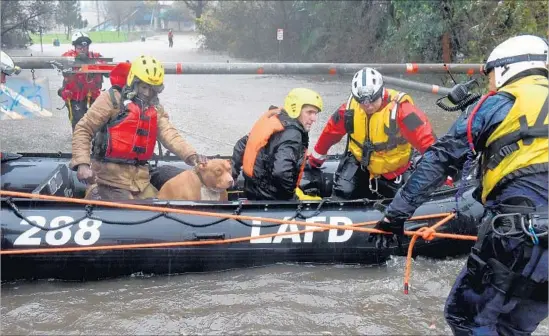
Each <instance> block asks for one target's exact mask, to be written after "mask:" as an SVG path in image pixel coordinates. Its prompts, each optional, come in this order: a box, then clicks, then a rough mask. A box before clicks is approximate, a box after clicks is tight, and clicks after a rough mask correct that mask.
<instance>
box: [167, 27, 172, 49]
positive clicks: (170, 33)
mask: <svg viewBox="0 0 549 336" xmlns="http://www.w3.org/2000/svg"><path fill="white" fill-rule="evenodd" d="M168 42H169V43H170V48H172V47H173V31H172V30H171V29H170V30H168Z"/></svg>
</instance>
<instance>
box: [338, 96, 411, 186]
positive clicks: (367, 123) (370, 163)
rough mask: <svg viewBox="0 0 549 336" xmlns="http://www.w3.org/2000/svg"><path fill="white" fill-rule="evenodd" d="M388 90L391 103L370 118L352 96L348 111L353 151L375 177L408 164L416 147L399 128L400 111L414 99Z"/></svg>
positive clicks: (347, 119) (346, 114)
mask: <svg viewBox="0 0 549 336" xmlns="http://www.w3.org/2000/svg"><path fill="white" fill-rule="evenodd" d="M386 90H387V91H388V92H389V99H390V100H391V101H390V102H389V104H387V105H386V106H385V107H384V108H383V109H382V110H381V111H378V112H376V113H374V114H372V115H370V116H368V115H367V114H366V112H364V110H363V109H362V108H361V107H360V104H359V103H358V102H357V101H356V99H354V98H353V96H352V95H351V97H349V100H348V101H347V106H346V112H345V128H346V131H347V133H348V134H349V139H350V141H349V151H350V152H351V153H352V154H353V155H354V157H355V158H356V159H357V161H358V162H360V163H361V164H362V166H363V167H367V169H368V171H369V172H370V174H372V175H373V176H374V177H375V176H378V175H382V174H387V173H391V172H394V171H396V170H398V169H399V168H402V167H404V166H406V165H408V164H409V162H410V157H411V155H412V145H411V144H410V143H409V142H408V141H407V140H406V139H404V138H403V137H402V135H401V134H400V131H399V129H398V125H397V112H398V107H399V104H400V103H402V102H404V101H408V102H410V103H412V104H413V100H412V98H411V97H410V96H409V95H407V94H406V93H403V92H397V91H395V90H391V89H386ZM368 152H370V153H368ZM365 153H366V155H364V154H365ZM367 156H370V157H369V158H368V157H367Z"/></svg>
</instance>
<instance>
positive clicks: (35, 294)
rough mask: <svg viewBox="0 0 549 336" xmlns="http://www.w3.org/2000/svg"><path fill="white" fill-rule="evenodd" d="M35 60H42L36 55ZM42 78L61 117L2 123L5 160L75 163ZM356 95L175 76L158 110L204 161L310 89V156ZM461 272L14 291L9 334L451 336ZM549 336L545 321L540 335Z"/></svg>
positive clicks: (241, 274) (138, 49) (263, 81)
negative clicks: (26, 156) (22, 156)
mask: <svg viewBox="0 0 549 336" xmlns="http://www.w3.org/2000/svg"><path fill="white" fill-rule="evenodd" d="M68 47H69V46H67V45H62V46H61V47H60V48H56V47H53V46H49V45H48V46H44V55H59V54H61V53H62V52H63V51H65V50H66V49H67V48H68ZM91 49H92V50H94V51H99V52H101V53H102V54H103V55H105V56H107V57H114V58H115V61H125V60H126V59H128V60H132V59H133V58H134V57H136V56H138V55H140V54H141V53H148V54H151V55H153V56H156V57H158V58H159V59H160V60H162V61H169V62H175V61H179V62H226V61H227V60H229V61H244V60H234V59H231V58H229V57H226V56H223V55H215V54H211V53H207V52H202V51H199V50H198V49H196V43H195V38H194V37H192V36H176V37H175V42H174V48H172V49H170V48H168V42H167V38H165V37H164V36H162V37H158V38H155V39H152V40H149V41H148V42H146V43H142V42H132V43H125V44H92V48H91ZM32 52H33V53H34V54H35V55H40V46H39V45H38V46H33V48H32ZM14 54H15V53H14ZM23 54H24V53H20V55H23ZM22 75H24V76H29V71H28V70H23V73H22ZM36 76H39V77H40V76H47V77H48V78H49V83H50V96H51V99H52V101H53V106H54V108H52V112H54V114H55V116H54V117H52V118H49V119H35V120H24V121H3V122H0V132H1V134H2V143H1V146H2V150H4V151H25V152H58V151H63V152H70V150H71V130H70V125H69V122H68V119H67V111H66V109H63V110H62V111H58V110H56V109H55V107H60V106H62V105H63V102H62V101H61V99H60V98H59V97H58V96H57V93H56V91H57V88H58V87H59V86H60V85H61V81H62V79H61V76H60V75H59V74H57V73H56V72H55V71H54V70H37V71H36ZM411 79H414V78H413V77H412V78H411ZM435 80H436V78H433V81H432V83H434V84H439V83H437V82H435ZM107 82H108V80H106V81H105V85H104V88H108V86H109V85H107ZM349 83H350V77H349V78H346V77H344V78H340V77H328V76H307V77H305V76H292V77H290V76H257V75H182V76H176V75H168V76H167V77H166V82H165V86H166V89H165V91H164V92H163V93H162V95H161V96H160V99H161V101H162V102H163V104H164V105H165V107H166V110H167V111H168V113H169V115H170V118H171V120H172V122H173V123H174V125H175V126H176V127H177V128H178V129H179V130H180V131H181V132H182V133H183V134H184V135H185V136H186V138H187V139H188V140H189V141H190V142H191V143H192V144H193V145H194V146H195V147H196V148H197V149H198V150H199V151H200V152H201V153H204V154H207V155H214V154H226V155H229V154H231V152H232V146H233V144H234V143H235V142H236V141H237V140H238V139H239V138H240V137H241V136H242V135H244V134H246V133H247V132H248V131H249V130H250V128H251V126H252V124H253V123H254V121H255V120H256V118H257V117H258V116H259V115H260V114H261V113H262V112H263V111H265V110H266V109H267V108H268V107H269V105H271V104H275V105H276V104H282V102H283V99H284V97H285V95H286V94H287V92H288V91H289V90H290V89H292V88H294V87H309V88H312V89H315V90H317V91H319V92H320V94H321V95H322V97H323V99H324V104H325V111H326V112H325V113H322V116H321V118H320V120H319V122H318V123H317V124H316V125H315V127H314V128H313V130H312V131H311V148H312V146H314V144H315V143H316V139H317V138H318V135H319V133H320V131H321V129H322V127H323V126H324V124H325V122H326V120H327V119H328V118H329V116H330V114H331V113H332V111H334V110H335V109H336V108H337V107H338V106H339V105H340V104H341V103H343V102H344V101H345V100H346V98H347V97H348V94H349ZM397 89H398V88H397ZM406 91H407V92H409V93H411V94H412V96H413V98H414V100H415V101H416V103H417V105H418V106H419V107H420V108H422V109H423V110H425V111H426V112H427V114H428V116H429V117H430V119H431V121H432V122H433V124H434V126H435V130H436V133H437V134H438V135H441V134H443V133H444V132H445V131H446V130H447V129H448V127H449V126H450V125H451V123H452V122H453V120H455V117H456V115H455V114H452V113H448V112H443V111H441V110H440V109H438V108H436V106H435V105H434V101H435V100H436V98H437V97H436V96H433V95H430V94H424V93H420V92H414V91H411V90H406ZM343 146H344V143H343V142H342V143H341V144H339V145H338V146H336V147H335V148H332V150H331V153H337V152H341V150H342V148H343ZM464 263H465V258H463V257H462V258H459V259H452V260H442V261H432V260H426V259H422V258H419V259H417V260H415V261H414V262H413V264H412V276H411V280H410V282H411V287H410V294H409V295H404V294H403V291H402V283H403V277H404V266H405V259H404V258H394V259H391V260H390V261H389V262H388V264H387V266H384V267H354V266H337V265H334V266H311V265H293V264H283V265H273V266H270V267H264V268H253V269H244V270H232V271H227V272H219V273H209V274H187V275H179V276H170V277H159V276H153V277H148V276H139V275H136V276H133V277H128V278H122V279H116V280H109V281H99V282H88V283H67V282H58V281H41V282H33V283H25V282H18V283H13V284H5V285H3V286H2V291H1V310H0V313H1V329H2V334H5V335H8V334H10V335H13V334H17V335H26V334H28V335H37V334H40V335H54V334H55V335H60V334H63V335H76V334H134V335H151V334H162V335H189V334H193V335H197V334H203V335H220V334H278V335H296V334H321V335H341V334H400V335H440V334H449V333H450V329H449V328H448V327H447V325H446V324H445V321H444V318H443V308H444V301H445V299H446V296H447V294H448V292H449V290H450V288H451V286H452V284H453V282H454V279H455V277H456V275H457V273H458V272H459V270H460V269H461V267H462V266H463V265H464ZM548 333H549V325H548V322H547V321H544V323H543V324H542V325H541V326H540V327H539V328H538V331H537V332H536V334H538V335H542V334H548Z"/></svg>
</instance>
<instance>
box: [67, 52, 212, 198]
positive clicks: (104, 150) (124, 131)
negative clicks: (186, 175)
mask: <svg viewBox="0 0 549 336" xmlns="http://www.w3.org/2000/svg"><path fill="white" fill-rule="evenodd" d="M128 71H129V73H128ZM110 80H111V83H112V88H110V89H109V90H107V91H103V92H102V93H101V95H100V96H99V97H98V98H97V100H96V101H95V102H94V103H93V105H92V106H91V107H90V109H89V110H88V113H86V114H85V115H84V117H82V119H81V120H80V121H79V122H78V124H76V127H75V129H74V135H73V140H72V160H71V162H70V168H71V169H73V170H77V177H78V179H79V180H80V181H82V182H86V183H93V182H94V181H95V182H97V186H92V187H91V188H88V192H87V196H86V198H90V199H106V200H113V199H117V200H119V199H144V198H154V197H155V196H156V194H157V192H158V190H157V189H156V188H155V187H154V186H152V185H151V183H150V176H149V168H148V160H150V159H151V158H152V156H153V153H154V147H155V144H156V142H157V139H158V140H159V141H160V142H161V143H162V145H164V146H165V147H166V148H168V149H169V150H170V151H171V152H173V153H175V154H176V155H177V156H179V157H180V158H181V159H182V160H184V161H185V162H186V163H187V164H189V165H191V166H194V165H196V164H198V163H201V162H206V161H207V158H206V157H205V156H203V155H198V154H197V153H196V151H195V150H194V149H193V148H192V147H191V145H189V144H188V143H187V142H186V141H185V140H184V139H183V138H182V137H181V136H180V135H179V134H178V132H177V130H176V129H175V128H174V127H173V126H172V124H171V123H170V121H169V119H168V114H167V113H166V112H165V110H164V108H163V106H162V105H161V104H160V102H159V99H158V94H159V93H160V92H162V90H163V88H164V84H163V82H164V67H163V66H162V64H161V63H160V62H159V61H158V60H157V59H155V58H153V57H150V56H140V57H138V58H136V59H135V60H134V61H133V62H132V63H131V65H130V64H129V63H120V64H119V65H118V66H117V67H116V68H115V69H113V70H112V72H111V73H110ZM92 139H93V148H90V147H92V146H90V143H91V142H92ZM90 152H91V157H90ZM90 164H91V167H90Z"/></svg>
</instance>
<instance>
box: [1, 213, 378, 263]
mask: <svg viewBox="0 0 549 336" xmlns="http://www.w3.org/2000/svg"><path fill="white" fill-rule="evenodd" d="M375 223H377V221H371V222H365V223H357V224H352V225H351V226H360V225H373V224H375ZM346 226H347V225H346ZM326 230H327V229H323V228H318V229H308V230H300V231H286V232H281V233H268V234H262V235H259V236H253V237H238V238H229V239H223V240H202V241H183V242H164V243H142V244H121V245H100V246H75V247H52V248H37V249H18V250H8V251H0V255H4V254H32V253H39V254H42V253H56V252H86V251H105V250H126V249H136V248H155V247H156V248H162V247H178V246H200V245H216V244H228V243H240V242H244V241H249V240H254V239H261V238H272V237H279V236H290V235H294V234H302V233H307V232H317V231H318V232H320V231H326ZM375 231H377V230H375Z"/></svg>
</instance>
